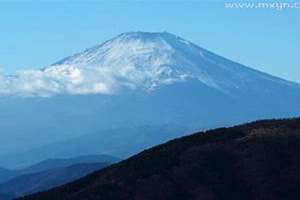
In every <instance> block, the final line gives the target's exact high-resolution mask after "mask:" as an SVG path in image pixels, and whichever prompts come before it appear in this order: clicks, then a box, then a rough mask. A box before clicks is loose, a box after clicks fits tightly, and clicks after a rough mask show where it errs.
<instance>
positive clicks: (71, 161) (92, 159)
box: [0, 154, 119, 184]
mask: <svg viewBox="0 0 300 200" xmlns="http://www.w3.org/2000/svg"><path fill="white" fill-rule="evenodd" d="M117 161H119V159H118V158H116V157H113V156H110V155H104V154H103V155H84V156H78V157H71V158H55V159H53V158H52V159H47V160H43V161H41V162H38V163H36V164H34V165H31V166H28V167H25V168H22V169H17V170H8V169H4V168H0V184H1V183H5V182H7V181H8V180H10V179H13V178H15V177H18V176H21V175H25V174H34V173H38V172H42V171H47V170H51V169H56V168H62V167H69V166H71V165H75V164H82V163H85V164H89V163H110V164H112V163H115V162H117Z"/></svg>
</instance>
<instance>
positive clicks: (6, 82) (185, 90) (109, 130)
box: [0, 32, 300, 165]
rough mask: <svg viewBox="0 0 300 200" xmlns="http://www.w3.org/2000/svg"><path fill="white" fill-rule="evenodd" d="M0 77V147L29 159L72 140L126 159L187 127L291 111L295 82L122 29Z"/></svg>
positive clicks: (298, 91)
mask: <svg viewBox="0 0 300 200" xmlns="http://www.w3.org/2000/svg"><path fill="white" fill-rule="evenodd" d="M0 83H1V84H0V95H1V99H0V100H1V101H0V110H1V113H0V119H1V121H0V129H1V130H5V132H4V133H3V134H2V135H1V142H0V146H1V148H2V149H1V150H2V152H4V153H9V152H10V153H12V152H14V153H16V150H15V146H16V145H18V146H19V149H18V151H20V152H21V151H30V152H31V153H28V155H29V154H30V156H29V157H30V158H37V156H36V155H37V154H38V155H39V156H41V155H42V157H43V158H41V159H46V158H47V157H51V156H59V155H64V156H77V155H76V154H78V153H79V152H77V151H76V148H77V147H79V146H80V153H83V154H84V153H88V154H91V153H108V154H111V155H115V156H120V157H121V156H128V155H131V154H132V153H136V152H137V151H139V150H141V149H144V148H147V147H149V146H151V145H154V144H157V143H160V142H163V141H166V140H168V139H170V138H173V137H175V136H180V135H182V134H184V133H187V132H191V131H193V130H199V129H206V128H213V127H216V126H227V125H232V124H235V123H240V122H245V121H249V120H256V119H261V118H282V117H291V116H297V115H300V85H299V84H297V83H294V82H290V81H286V80H283V79H280V78H277V77H274V76H271V75H268V74H266V73H262V72H259V71H257V70H254V69H251V68H249V67H246V66H243V65H241V64H239V63H236V62H233V61H230V60H228V59H226V58H223V57H221V56H218V55H216V54H214V53H212V52H210V51H207V50H205V49H203V48H200V47H198V46H197V45H195V44H193V43H191V42H189V41H187V40H184V39H182V38H180V37H178V36H175V35H173V34H170V33H166V32H163V33H145V32H130V33H124V34H121V35H119V36H117V37H115V38H113V39H111V40H108V41H107V42H105V43H103V44H100V45H98V46H95V47H92V48H90V49H87V50H85V51H83V52H81V53H78V54H76V55H73V56H70V57H67V58H65V59H63V60H61V61H58V62H56V63H55V64H53V65H51V66H48V67H45V68H43V69H42V70H25V71H20V72H18V73H17V74H16V75H14V76H10V77H6V76H0ZM45 97H47V98H45ZM16 124H17V126H16ZM124 130H126V131H124ZM141 132H144V133H147V134H143V133H141ZM170 132H172V133H170ZM95 134H96V135H95ZM88 135H89V136H88ZM86 137H87V138H86ZM32 138H35V140H32ZM71 138H72V140H71V141H72V142H70V143H71V144H70V145H68V148H58V147H57V145H54V146H55V148H54V147H53V146H51V144H52V143H57V142H62V141H65V143H64V142H62V143H59V144H65V145H66V144H69V139H71ZM76 138H78V139H76ZM83 138H84V139H83ZM93 138H94V139H95V138H97V139H95V140H93ZM89 140H93V142H90V141H89ZM83 141H85V142H83ZM43 145H48V146H47V148H45V149H47V150H44V151H43V147H42V146H43ZM49 145H50V146H49ZM89 145H90V146H89ZM38 147H39V150H32V149H34V148H38ZM67 149H68V150H67ZM96 149H97V151H98V152H94V151H96ZM33 152H35V153H33ZM41 152H43V153H41ZM49 152H50V153H49ZM4 153H3V154H4ZM19 157H22V158H26V156H24V155H23V154H22V155H21V156H20V155H19ZM8 158H9V159H11V158H13V159H15V158H17V156H15V157H12V156H10V157H7V156H6V157H5V159H4V158H1V156H0V165H1V160H3V163H4V161H5V162H7V160H8ZM11 163H14V164H16V163H17V161H14V162H13V161H12V162H11ZM12 165H13V164H12Z"/></svg>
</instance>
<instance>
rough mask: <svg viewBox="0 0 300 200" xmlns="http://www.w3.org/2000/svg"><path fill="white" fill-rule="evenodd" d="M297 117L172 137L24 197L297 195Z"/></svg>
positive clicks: (202, 199)
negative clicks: (49, 188) (118, 160)
mask: <svg viewBox="0 0 300 200" xmlns="http://www.w3.org/2000/svg"><path fill="white" fill-rule="evenodd" d="M299 169H300V118H297V119H290V120H265V121H258V122H254V123H249V124H245V125H241V126H235V127H232V128H219V129H215V130H211V131H207V132H200V133H196V134H193V135H191V136H186V137H183V138H179V139H175V140H172V141H169V142H167V143H165V144H162V145H159V146H156V147H154V148H151V149H148V150H146V151H143V152H141V153H139V154H137V155H135V156H133V157H131V158H129V159H127V160H124V161H122V162H120V163H117V164H114V165H112V166H110V167H108V168H106V169H103V170H100V171H97V172H94V173H92V174H90V175H88V176H86V177H84V178H82V179H79V180H77V181H75V182H72V183H69V184H67V185H64V186H61V187H57V188H54V189H51V190H49V191H47V192H42V193H38V194H34V195H31V196H27V197H24V198H21V199H23V200H34V199H43V200H52V199H56V200H62V199H63V200H69V199H72V200H77V199H78V200H82V199H85V200H97V199H105V200H110V199H113V200H115V199H118V200H122V199H124V200H125V199H139V200H141V199H142V200H152V199H157V200H160V199H164V200H165V199H172V200H176V199H191V200H192V199H198V200H214V199H224V200H225V199H231V200H235V199H236V200H240V199H244V200H252V199H256V200H260V199H272V200H281V199H286V200H288V199H291V200H292V199H297V198H298V197H299V195H300V191H299V188H298V186H299V183H300V182H299V181H300V170H299Z"/></svg>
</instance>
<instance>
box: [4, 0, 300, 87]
mask: <svg viewBox="0 0 300 200" xmlns="http://www.w3.org/2000/svg"><path fill="white" fill-rule="evenodd" d="M299 19H300V9H285V10H281V11H278V10H276V9H226V8H225V7H224V3H223V1H206V2H205V1H200V0H199V1H196V0H191V1H183V0H182V1H181V0H173V1H172V0H161V1H158V0H156V1H146V0H143V1H137V0H136V1H133V0H132V1H124V0H123V1H113V0H111V1H83V0H82V1H78V0H77V1H63V0H52V1H46V0H36V1H33V0H32V1H27V0H19V1H0V24H1V26H0V44H1V45H0V66H1V67H2V68H3V70H4V71H5V72H6V73H13V72H14V71H15V70H17V69H25V68H40V67H44V66H47V65H49V64H52V63H54V62H56V61H57V60H60V59H61V58H63V57H66V56H69V55H71V54H74V53H76V52H79V51H82V50H84V49H85V48H88V47H90V46H94V45H96V44H99V43H102V42H103V41H105V40H108V39H110V38H111V37H114V36H115V35H117V34H120V33H122V32H128V31H154V32H157V31H168V32H171V33H174V34H177V35H179V36H181V37H183V38H185V39H187V40H190V41H192V42H194V43H196V44H198V45H199V46H201V47H203V48H206V49H208V50H211V51H213V52H215V53H217V54H219V55H222V56H224V57H227V58H229V59H232V60H234V61H237V62H240V63H243V64H245V65H247V66H250V67H253V68H256V69H259V70H262V71H265V72H268V73H271V74H273V75H277V76H280V77H283V78H286V79H289V80H294V81H298V82H300V59H299V52H300V37H299V36H300V28H299V27H300V20H299Z"/></svg>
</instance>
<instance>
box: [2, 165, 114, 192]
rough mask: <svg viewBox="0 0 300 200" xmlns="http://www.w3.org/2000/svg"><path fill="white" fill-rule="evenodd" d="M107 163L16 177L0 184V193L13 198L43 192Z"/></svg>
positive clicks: (50, 170) (63, 168)
mask: <svg viewBox="0 0 300 200" xmlns="http://www.w3.org/2000/svg"><path fill="white" fill-rule="evenodd" d="M108 165H109V163H81V164H75V165H71V166H68V167H60V168H55V169H49V170H45V171H41V172H38V173H33V174H24V175H20V176H17V177H15V178H13V179H11V180H9V181H8V182H6V183H3V184H0V193H1V192H2V193H5V194H10V195H11V196H14V197H19V196H23V195H28V194H31V193H35V192H40V191H45V190H48V189H50V188H53V187H57V186H59V185H63V184H66V183H68V182H71V181H74V180H76V179H79V178H81V177H83V176H85V175H87V174H89V173H91V172H93V171H96V170H99V169H102V168H104V167H107V166H108Z"/></svg>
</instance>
